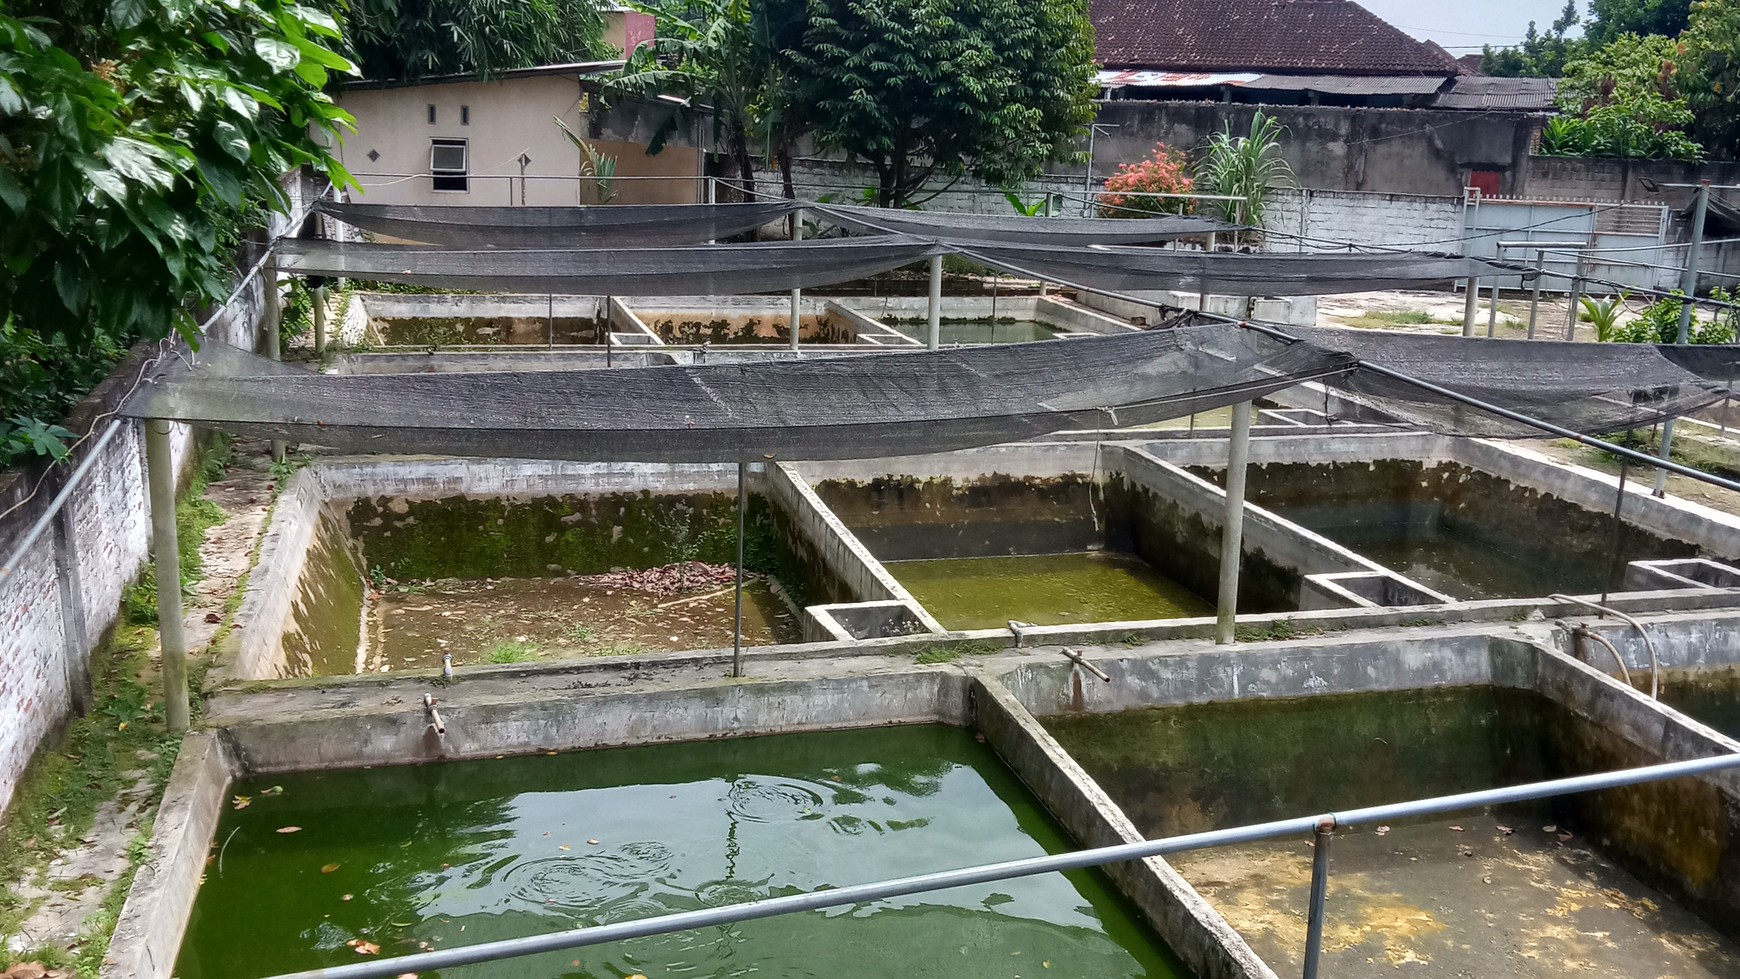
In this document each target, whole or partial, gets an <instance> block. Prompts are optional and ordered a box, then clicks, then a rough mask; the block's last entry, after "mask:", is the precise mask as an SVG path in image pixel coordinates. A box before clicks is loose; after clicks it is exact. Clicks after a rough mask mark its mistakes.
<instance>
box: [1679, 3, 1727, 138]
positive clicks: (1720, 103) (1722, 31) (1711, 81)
mask: <svg viewBox="0 0 1740 979" xmlns="http://www.w3.org/2000/svg"><path fill="white" fill-rule="evenodd" d="M1675 64H1676V66H1677V68H1678V76H1679V87H1680V90H1681V91H1683V92H1684V93H1685V96H1686V107H1687V108H1688V109H1690V110H1691V113H1692V135H1693V137H1694V138H1696V139H1698V140H1699V141H1701V142H1702V143H1704V144H1705V146H1707V147H1708V148H1709V149H1711V150H1713V151H1717V152H1719V153H1720V154H1721V155H1723V156H1725V157H1727V158H1728V159H1733V158H1735V156H1737V155H1740V103H1737V101H1736V93H1740V3H1735V2H1733V0H1699V2H1697V3H1694V4H1693V5H1692V12H1691V23H1690V24H1689V25H1688V26H1687V27H1686V30H1685V32H1684V33H1682V34H1681V35H1680V39H1679V48H1678V51H1677V57H1676V61H1675Z"/></svg>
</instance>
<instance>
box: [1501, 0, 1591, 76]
mask: <svg viewBox="0 0 1740 979" xmlns="http://www.w3.org/2000/svg"><path fill="white" fill-rule="evenodd" d="M1578 20H1579V18H1578V16H1577V3H1576V0H1565V9H1564V10H1562V11H1560V12H1559V17H1558V19H1557V20H1555V21H1553V26H1552V27H1551V28H1550V29H1549V30H1548V31H1547V33H1545V34H1541V33H1540V32H1539V31H1538V30H1536V28H1535V22H1534V21H1532V20H1531V21H1529V29H1528V33H1526V34H1525V35H1523V42H1522V44H1521V45H1518V46H1517V47H1511V48H1495V47H1493V46H1491V45H1490V44H1489V45H1487V46H1486V48H1485V50H1484V52H1483V54H1482V56H1481V59H1480V70H1481V71H1483V72H1485V73H1486V74H1488V75H1498V76H1502V77H1506V78H1519V77H1521V78H1558V77H1559V76H1560V75H1562V74H1564V70H1565V62H1567V61H1569V60H1571V59H1573V58H1576V57H1578V56H1580V55H1581V54H1582V53H1583V51H1584V50H1585V48H1586V47H1587V45H1586V44H1585V43H1584V42H1583V41H1581V40H1579V39H1578V38H1567V37H1566V36H1565V32H1566V31H1569V30H1570V29H1571V28H1572V27H1575V26H1576V25H1577V22H1578Z"/></svg>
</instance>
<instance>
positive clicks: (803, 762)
mask: <svg viewBox="0 0 1740 979" xmlns="http://www.w3.org/2000/svg"><path fill="white" fill-rule="evenodd" d="M230 796H231V801H230V803H229V805H226V807H225V808H226V811H225V813H224V819H223V821H222V823H221V824H220V826H219V827H218V831H217V834H216V837H215V840H214V844H213V847H212V859H211V860H209V861H208V862H207V865H206V874H205V879H204V883H203V885H202V887H201V889H200V893H199V897H198V900H197V903H196V904H195V907H194V911H193V916H192V919H191V921H190V922H189V925H188V930H187V933H186V937H185V938H184V940H183V944H182V950H181V956H180V960H179V961H178V962H177V965H176V974H177V975H178V976H180V977H181V979H246V977H256V976H269V975H274V974H278V973H282V972H286V971H291V970H300V969H312V968H317V967H322V966H331V965H340V964H345V963H350V962H358V961H364V960H365V956H364V955H363V954H361V953H359V951H358V948H359V947H360V948H362V949H363V950H365V951H372V948H373V946H379V949H380V951H379V953H378V954H380V955H382V956H394V955H403V954H407V953H411V952H416V951H419V950H422V949H427V948H438V949H439V948H453V947H456V946H461V945H470V944H475V943H478V942H485V941H492V940H497V939H504V938H510V937H517V936H524V935H533V934H541V933H547V932H553V931H559V930H563V929H568V928H574V927H580V926H585V925H592V924H601V923H607V922H617V921H626V920H632V919H638V918H647V917H652V916H655V915H661V914H669V913H672V912H677V911H689V910H697V909H700V908H706V907H713V906H719V905H725V904H733V903H737V902H742V901H752V900H759V899H765V898H768V897H774V896H778V895H785V894H795V893H800V892H805V891H811V890H815V889H818V888H822V887H827V886H839V885H844V884H853V883H861V882H866V881H872V880H879V879H883V878H889V877H896V876H902V875H907V874H918V873H924V872H928V871H935V870H941V869H947V868H952V867H962V866H967V865H969V864H975V863H983V862H991V861H998V860H1010V859H1016V858H1020V857H1028V856H1037V855H1040V854H1043V853H1048V852H1050V853H1054V852H1060V851H1063V850H1066V849H1070V848H1072V845H1071V843H1070V841H1069V840H1068V839H1067V838H1066V837H1065V835H1064V834H1063V832H1062V831H1061V830H1060V829H1059V827H1058V826H1057V825H1056V824H1055V823H1054V822H1053V821H1052V820H1051V818H1050V817H1049V816H1048V815H1047V814H1046V813H1045V812H1044V810H1043V809H1042V808H1041V807H1040V806H1039V805H1038V804H1037V803H1036V802H1035V800H1034V799H1033V798H1032V797H1031V796H1030V795H1029V794H1028V793H1027V791H1026V790H1025V788H1024V787H1023V786H1022V785H1021V784H1020V782H1019V781H1018V780H1017V779H1016V778H1015V776H1014V775H1013V773H1011V772H1010V771H1009V770H1008V769H1007V768H1005V767H1004V766H1003V765H1002V764H1001V762H999V761H998V760H997V758H996V756H995V754H994V753H993V752H992V751H991V750H990V749H989V748H987V747H986V746H985V745H983V744H980V743H978V742H977V741H976V740H975V739H974V738H973V736H972V735H971V734H969V733H967V732H966V731H962V730H959V729H954V728H946V727H939V726H921V727H907V728H885V729H875V730H862V731H842V732H831V733H822V734H794V735H781V736H776V737H759V738H743V739H733V740H725V741H712V742H699V743H690V744H676V745H656V746H648V747H636V748H622V749H603V750H596V751H584V752H574V753H569V754H563V755H557V756H535V757H526V758H509V759H497V760H494V761H482V762H455V763H448V764H436V765H426V766H414V767H404V768H387V769H373V770H347V771H335V772H324V773H319V774H308V775H283V776H275V777H268V778H260V779H253V780H249V781H246V782H242V783H238V784H237V785H234V786H232V787H231V789H230ZM235 799H243V800H246V804H245V808H242V809H235V808H233V807H234V804H235V803H234V800H235ZM292 827H294V831H293V832H286V831H285V830H287V829H290V828H292ZM363 943H367V944H363ZM750 974H754V975H756V976H766V977H809V976H814V977H828V979H835V977H847V976H909V975H912V976H949V977H951V979H975V977H993V976H995V977H1002V979H1007V977H1016V976H1027V977H1040V976H1047V977H1049V976H1083V977H1086V976H1093V977H1117V976H1129V977H1137V976H1142V977H1173V976H1182V975H1185V973H1184V972H1183V971H1182V968H1181V967H1180V966H1179V965H1178V964H1177V962H1176V960H1175V959H1174V958H1173V957H1172V956H1171V954H1170V952H1169V951H1168V950H1166V949H1165V947H1164V946H1163V945H1161V944H1160V942H1159V941H1158V939H1157V938H1156V937H1155V936H1154V935H1153V934H1152V932H1150V931H1149V930H1147V928H1146V927H1145V926H1144V925H1142V924H1141V923H1140V921H1139V919H1138V918H1137V917H1136V914H1135V912H1134V911H1133V909H1132V908H1130V907H1129V906H1128V905H1127V904H1126V903H1125V902H1124V900H1123V899H1122V898H1121V897H1120V896H1118V895H1117V893H1116V892H1115V891H1114V890H1113V889H1112V888H1111V887H1110V885H1109V884H1108V883H1106V882H1105V880H1104V879H1103V878H1102V877H1101V876H1099V875H1098V874H1097V873H1092V872H1084V873H1070V874H1053V875H1048V876H1043V877H1032V878H1024V879H1019V880H1011V881H1004V882H1000V883H995V884H987V885H982V886H976V887H963V888H955V889H951V890H948V891H941V892H936V893H931V894H919V895H913V896H910V897H904V898H896V899H893V900H888V901H879V902H875V903H872V904H864V905H858V906H855V907H851V908H840V909H835V910H829V911H818V912H812V913H808V914H799V915H785V916H780V917H775V918H768V919H763V920H759V921H749V922H743V923H741V924H736V925H729V926H722V927H718V928H712V929H707V930H705V931H700V932H687V933H679V934H674V935H666V936H657V937H651V938H645V939H637V940H634V941H629V942H620V943H614V944H610V945H603V946H598V947H594V948H584V949H575V950H572V951H568V952H555V953H548V954H544V955H540V956H535V957H530V958H524V959H516V960H510V961H505V962H499V963H485V964H479V965H474V966H467V967H462V968H454V969H443V970H441V971H440V972H438V973H437V972H429V971H425V972H422V973H419V975H420V976H421V977H422V979H434V977H438V976H439V977H463V979H478V977H485V976H488V977H509V976H513V977H557V976H560V977H563V979H622V977H625V976H632V975H644V976H647V977H648V979H661V977H671V976H684V977H726V976H745V975H750Z"/></svg>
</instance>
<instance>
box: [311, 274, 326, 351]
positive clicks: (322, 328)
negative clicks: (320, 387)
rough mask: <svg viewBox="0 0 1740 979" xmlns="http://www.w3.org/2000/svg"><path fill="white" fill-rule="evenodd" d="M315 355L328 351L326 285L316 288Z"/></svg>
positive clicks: (314, 314) (314, 315)
mask: <svg viewBox="0 0 1740 979" xmlns="http://www.w3.org/2000/svg"><path fill="white" fill-rule="evenodd" d="M313 317H314V356H316V357H319V356H322V355H323V354H325V353H326V287H325V286H320V287H319V288H317V289H315V290H314V313H313Z"/></svg>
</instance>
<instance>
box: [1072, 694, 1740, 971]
mask: <svg viewBox="0 0 1740 979" xmlns="http://www.w3.org/2000/svg"><path fill="white" fill-rule="evenodd" d="M1045 723H1046V725H1047V727H1048V729H1049V730H1050V731H1051V732H1052V733H1053V734H1054V736H1055V737H1056V738H1057V739H1058V740H1059V742H1060V743H1062V744H1063V745H1064V747H1065V748H1066V749H1067V750H1069V751H1070V753H1071V754H1072V755H1073V756H1075V757H1076V758H1077V759H1078V760H1079V761H1080V763H1081V764H1082V765H1083V767H1084V768H1085V769H1086V770H1087V771H1088V773H1089V774H1090V775H1092V776H1093V777H1094V778H1095V780H1096V781H1097V782H1098V783H1099V784H1100V785H1102V786H1103V787H1104V788H1105V789H1106V791H1107V792H1108V793H1110V794H1111V796H1112V798H1113V799H1114V800H1115V801H1116V802H1117V803H1118V804H1119V805H1120V806H1121V807H1122V808H1123V810H1124V812H1125V813H1126V814H1127V815H1128V816H1129V817H1130V818H1131V819H1132V820H1133V821H1134V822H1135V824H1136V826H1137V828H1138V829H1140V830H1141V831H1142V832H1143V833H1145V834H1147V835H1149V836H1167V835H1174V834H1179V833H1188V832H1192V831H1198V830H1207V829H1215V828H1223V827H1229V826H1237V825H1242V824H1247V823H1253V822H1260V821H1264V820H1269V819H1275V818H1281V817H1286V816H1299V815H1309V814H1313V813H1320V812H1333V811H1336V810H1338V809H1339V810H1346V809H1350V808H1354V807H1358V806H1364V805H1375V804H1379V803H1386V802H1398V801H1403V800H1407V799H1414V798H1425V797H1430V796H1437V795H1448V794H1452V793H1455V792H1461V791H1470V790H1474V789H1481V788H1490V787H1496V786H1502V785H1511V784H1519V783H1523V782H1528V781H1533V780H1539V779H1543V778H1557V777H1564V776H1568V775H1573V774H1582V773H1586V772H1590V771H1597V770H1603V769H1608V768H1616V767H1621V766H1622V765H1623V764H1625V763H1627V762H1628V761H1630V759H1629V758H1628V757H1627V750H1626V749H1625V748H1624V747H1623V746H1621V745H1620V744H1619V743H1618V742H1617V739H1615V738H1614V736H1613V735H1611V734H1609V733H1607V732H1604V731H1602V730H1601V729H1600V728H1598V727H1596V726H1595V725H1593V724H1591V723H1590V722H1588V721H1587V720H1584V719H1583V718H1581V717H1579V716H1576V715H1575V714H1573V713H1572V712H1570V711H1568V710H1566V709H1565V708H1562V707H1560V706H1559V705H1558V704H1557V703H1555V702H1553V701H1551V700H1549V699H1547V698H1546V697H1544V696H1542V695H1540V694H1537V693H1535V692H1533V691H1531V690H1520V689H1506V688H1495V687H1488V686H1474V687H1459V688H1449V689H1438V690H1431V691H1401V692H1392V693H1376V694H1354V695H1324V696H1314V697H1303V698H1295V699H1289V700H1277V701H1239V702H1227V703H1213V704H1204V705H1196V706H1181V707H1166V708H1155V709H1147V710H1139V711H1130V712H1123V713H1113V714H1099V715H1064V716H1057V717H1051V718H1047V719H1045ZM1629 791H1631V790H1627V791H1623V792H1617V793H1607V794H1600V795H1594V796H1572V797H1566V798H1563V799H1561V800H1558V801H1552V802H1541V803H1532V804H1525V805H1521V806H1513V807H1505V808H1502V809H1498V810H1488V811H1481V812H1473V813H1465V814H1459V815H1455V816H1452V817H1431V818H1425V819H1419V820H1412V821H1407V822H1398V823H1397V824H1395V825H1382V826H1357V827H1352V828H1346V829H1343V830H1341V831H1339V832H1337V833H1336V834H1335V836H1334V838H1333V841H1332V843H1331V850H1330V866H1331V877H1330V881H1329V905H1328V908H1329V910H1328V915H1327V919H1326V934H1325V948H1324V956H1325V957H1324V964H1323V969H1324V973H1325V974H1326V975H1335V976H1344V977H1365V976H1371V977H1376V976H1390V975H1395V974H1397V971H1396V970H1397V969H1401V968H1405V969H1406V970H1407V973H1406V974H1409V975H1420V976H1427V977H1446V979H1450V977H1462V976H1490V975H1506V976H1530V977H1532V976H1541V977H1547V976H1563V975H1566V974H1571V973H1575V974H1578V975H1588V976H1597V977H1604V979H1605V977H1611V979H1621V977H1636V976H1676V977H1709V979H1716V977H1720V976H1732V975H1736V974H1740V945H1736V944H1735V942H1734V940H1733V939H1734V937H1735V935H1734V934H1733V933H1734V932H1735V931H1737V930H1740V928H1737V927H1736V923H1735V922H1734V921H1732V920H1724V918H1725V917H1726V915H1725V913H1721V912H1712V914H1713V915H1715V914H1721V917H1715V916H1713V917H1711V919H1710V920H1709V921H1705V920H1703V919H1700V918H1699V917H1698V916H1697V915H1695V914H1693V913H1692V912H1691V911H1689V910H1687V909H1686V908H1685V907H1683V906H1681V905H1680V904H1679V903H1677V902H1676V901H1675V900H1674V899H1673V898H1672V897H1670V896H1669V895H1668V894H1665V893H1663V891H1662V890H1658V889H1657V887H1655V886H1651V883H1645V882H1644V881H1643V880H1640V879H1639V877H1638V876H1634V873H1635V874H1641V875H1643V876H1645V877H1648V878H1650V880H1651V882H1652V883H1659V884H1662V885H1663V886H1667V887H1673V886H1675V881H1676V880H1683V879H1684V878H1683V877H1681V876H1680V875H1682V874H1686V873H1688V872H1690V873H1694V874H1695V873H1705V872H1707V871H1695V870H1692V869H1691V867H1690V864H1692V863H1695V862H1696V859H1697V858H1696V857H1693V856H1690V855H1689V854H1685V853H1679V854H1673V855H1670V856H1669V857H1668V858H1667V859H1668V860H1669V861H1671V862H1675V863H1677V864H1678V866H1677V867H1675V868H1673V870H1671V871H1667V870H1664V868H1663V867H1662V866H1661V862H1660V859H1659V858H1660V853H1659V852H1657V851H1654V849H1653V848H1654V847H1656V846H1657V845H1659V844H1660V843H1661V841H1662V839H1663V837H1664V836H1667V837H1671V838H1672V839H1675V840H1680V841H1684V840H1687V839H1688V838H1690V837H1697V836H1707V835H1708V834H1712V833H1714V834H1717V835H1718V836H1719V835H1720V834H1721V833H1722V832H1724V829H1723V827H1722V825H1721V821H1720V820H1719V819H1718V820H1714V821H1713V822H1711V821H1705V820H1706V817H1708V815H1709V812H1708V810H1707V809H1706V808H1705V807H1704V806H1702V805H1692V804H1687V803H1686V801H1685V799H1684V798H1682V799H1680V800H1679V801H1677V802H1675V803H1673V806H1672V810H1671V811H1672V812H1673V813H1674V815H1672V816H1663V815H1662V813H1661V812H1651V811H1650V807H1649V806H1648V805H1645V804H1640V803H1639V802H1638V799H1640V798H1645V796H1644V795H1628V794H1627V793H1628V792H1629ZM1663 791H1668V790H1665V789H1664V790H1663ZM1689 791H1693V792H1695V791H1696V789H1695V788H1693V789H1691V790H1689ZM1664 811H1665V810H1664ZM1678 823H1684V824H1685V825H1677V824H1678ZM1678 845H1679V844H1675V846H1676V847H1677V846H1678ZM1652 852H1653V853H1654V855H1653V856H1651V855H1650V854H1651V853H1652ZM1169 859H1170V861H1171V862H1172V863H1173V865H1174V866H1176V867H1177V868H1178V869H1179V871H1180V872H1181V873H1182V874H1184V876H1185V878H1186V879H1187V880H1189V881H1191V882H1192V884H1193V885H1195V886H1196V888H1197V889H1198V890H1199V891H1201V892H1202V893H1203V895H1204V896H1205V897H1207V898H1208V899H1209V900H1210V902H1211V903H1213V904H1214V906H1215V907H1216V909H1217V910H1219V911H1220V912H1221V913H1222V914H1223V915H1224V916H1225V917H1226V918H1227V920H1228V921H1229V922H1230V923H1231V924H1232V925H1233V926H1234V927H1235V928H1237V929H1238V930H1239V932H1240V933H1241V934H1242V935H1243V936H1244V937H1245V939H1246V940H1247V941H1248V942H1250V944H1251V946H1252V948H1253V949H1255V950H1256V951H1257V953H1258V954H1259V955H1261V956H1263V958H1264V959H1265V961H1267V962H1268V963H1269V964H1270V965H1271V966H1273V967H1274V968H1275V969H1276V971H1277V972H1279V973H1280V974H1282V975H1287V974H1289V973H1295V974H1296V973H1297V971H1298V969H1299V967H1300V963H1301V961H1302V950H1303V947H1304V937H1305V919H1304V914H1303V910H1304V908H1305V906H1306V898H1307V895H1308V892H1309V884H1310V877H1311V860H1312V848H1311V844H1310V842H1309V841H1307V840H1289V841H1277V842H1272V843H1262V844H1251V845H1245V846H1235V847H1228V848H1220V849H1215V850H1205V851H1197V852H1193V853H1187V854H1181V855H1178V856H1175V857H1172V858H1169ZM1713 926H1718V927H1713ZM1721 928H1725V929H1726V930H1727V931H1728V932H1729V934H1727V935H1724V934H1723V933H1722V931H1721Z"/></svg>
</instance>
